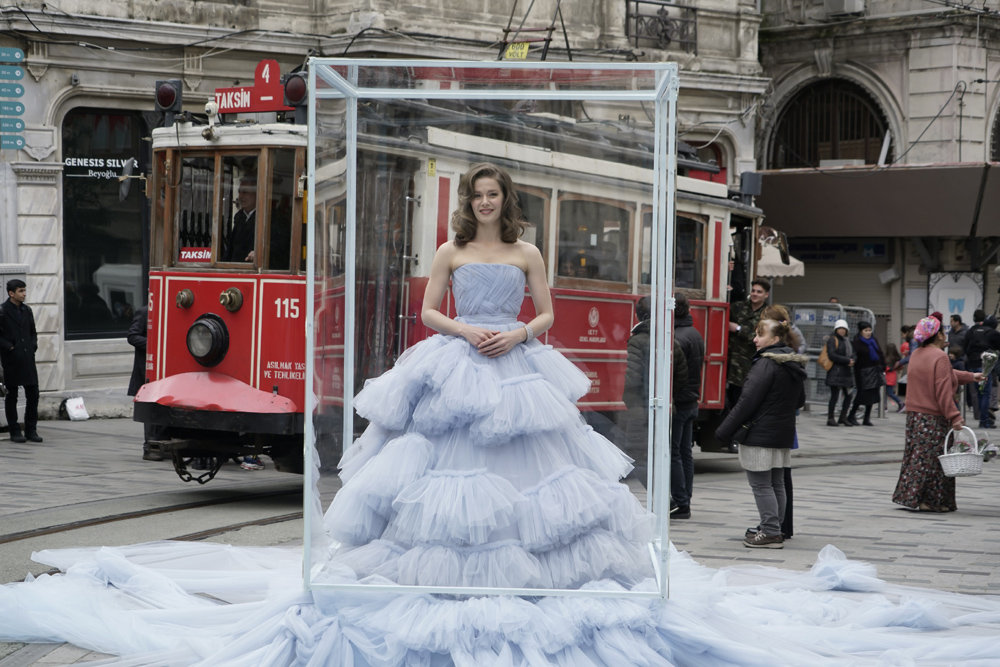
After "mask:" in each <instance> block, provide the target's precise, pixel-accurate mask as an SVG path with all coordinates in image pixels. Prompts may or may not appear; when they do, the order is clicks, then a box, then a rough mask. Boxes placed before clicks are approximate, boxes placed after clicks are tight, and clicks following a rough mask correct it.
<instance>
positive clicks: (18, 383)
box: [0, 278, 42, 442]
mask: <svg viewBox="0 0 1000 667" xmlns="http://www.w3.org/2000/svg"><path fill="white" fill-rule="evenodd" d="M27 296H28V289H27V285H25V283H24V281H23V280H19V279H17V278H14V279H13V280H8V281H7V300H6V301H4V302H3V305H2V306H0V364H3V374H4V383H5V384H6V386H7V396H6V397H5V398H4V411H5V413H6V415H7V425H8V427H9V428H10V439H11V441H13V442H27V441H29V440H30V441H31V442H42V437H41V436H40V435H38V369H37V368H36V367H35V352H37V351H38V332H37V331H36V330H35V315H34V313H32V312H31V306H29V305H28V304H26V303H25V302H24V301H25V299H27ZM18 387H24V398H25V401H26V404H25V407H24V431H23V432H22V431H21V426H20V425H19V424H18V422H17V396H18Z"/></svg>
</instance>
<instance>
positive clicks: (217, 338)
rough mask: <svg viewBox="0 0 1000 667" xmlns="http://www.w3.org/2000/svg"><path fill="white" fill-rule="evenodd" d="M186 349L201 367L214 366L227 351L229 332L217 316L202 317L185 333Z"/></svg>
mask: <svg viewBox="0 0 1000 667" xmlns="http://www.w3.org/2000/svg"><path fill="white" fill-rule="evenodd" d="M187 348H188V352H190V353H191V356H192V357H194V360H195V361H197V362H198V363H199V364H201V365H202V366H215V365H217V364H218V363H219V362H220V361H222V360H223V359H224V358H225V357H226V352H227V351H228V350H229V331H227V330H226V323H225V322H223V321H222V318H221V317H219V316H218V315H214V314H212V313H208V314H206V315H202V316H201V317H199V318H198V319H197V320H195V323H194V324H192V325H191V328H190V329H188V332H187Z"/></svg>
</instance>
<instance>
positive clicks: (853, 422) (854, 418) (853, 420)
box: [847, 406, 861, 426]
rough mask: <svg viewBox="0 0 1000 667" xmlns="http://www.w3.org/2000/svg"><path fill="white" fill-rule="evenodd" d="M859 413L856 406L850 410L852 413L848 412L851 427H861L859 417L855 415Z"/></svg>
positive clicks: (848, 421)
mask: <svg viewBox="0 0 1000 667" xmlns="http://www.w3.org/2000/svg"><path fill="white" fill-rule="evenodd" d="M857 411H858V408H857V407H856V406H855V407H852V408H851V409H850V411H849V412H848V414H847V423H848V424H850V425H851V426H861V424H860V423H859V422H858V418H857V416H856V414H855V413H857Z"/></svg>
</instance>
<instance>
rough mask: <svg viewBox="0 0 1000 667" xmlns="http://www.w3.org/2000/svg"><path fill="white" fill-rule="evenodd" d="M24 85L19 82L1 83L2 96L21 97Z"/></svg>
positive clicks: (0, 95) (0, 92)
mask: <svg viewBox="0 0 1000 667" xmlns="http://www.w3.org/2000/svg"><path fill="white" fill-rule="evenodd" d="M22 95H24V86H22V85H21V84H19V83H0V97H21V96H22Z"/></svg>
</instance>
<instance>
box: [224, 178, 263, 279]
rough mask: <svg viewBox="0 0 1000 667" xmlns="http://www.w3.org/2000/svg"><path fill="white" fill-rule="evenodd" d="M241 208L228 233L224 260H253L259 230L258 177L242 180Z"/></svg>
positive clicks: (238, 197)
mask: <svg viewBox="0 0 1000 667" xmlns="http://www.w3.org/2000/svg"><path fill="white" fill-rule="evenodd" d="M236 201H237V203H238V204H239V206H240V210H238V211H237V212H236V215H235V216H233V226H232V227H231V228H230V230H229V233H228V234H227V235H226V237H225V239H224V243H223V248H222V256H221V260H222V261H223V262H252V261H253V259H254V257H253V255H254V252H253V250H254V239H255V236H256V232H257V179H256V178H252V177H248V178H243V179H242V180H240V188H239V191H238V196H237V200H236Z"/></svg>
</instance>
